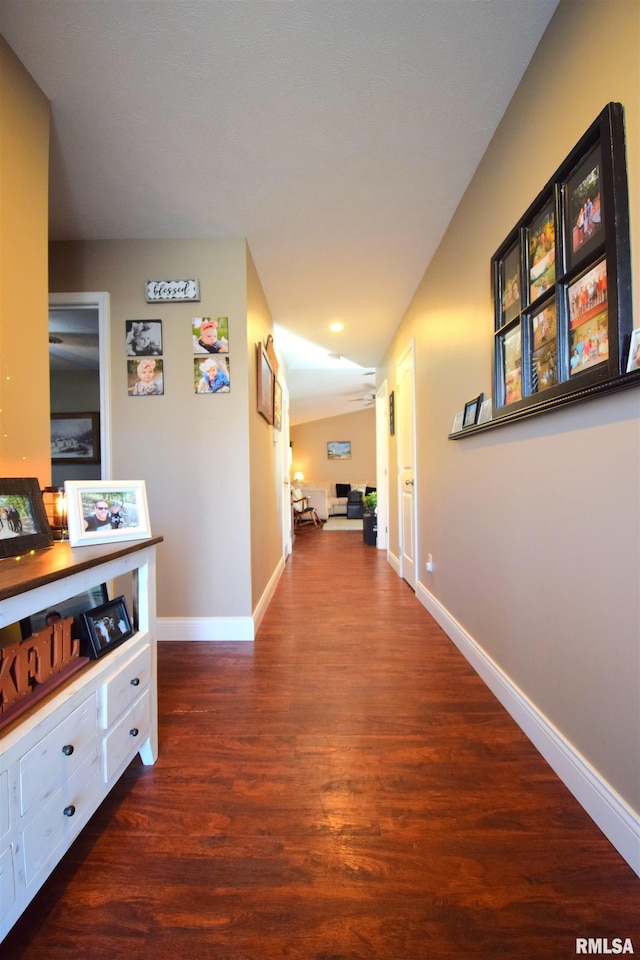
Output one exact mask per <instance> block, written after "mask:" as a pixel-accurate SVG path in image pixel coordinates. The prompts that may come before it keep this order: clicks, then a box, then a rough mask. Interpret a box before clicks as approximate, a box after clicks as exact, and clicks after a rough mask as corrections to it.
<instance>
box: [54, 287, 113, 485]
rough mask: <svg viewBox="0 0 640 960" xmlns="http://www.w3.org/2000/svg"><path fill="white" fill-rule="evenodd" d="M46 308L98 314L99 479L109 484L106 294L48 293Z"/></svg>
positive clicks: (109, 401)
mask: <svg viewBox="0 0 640 960" xmlns="http://www.w3.org/2000/svg"><path fill="white" fill-rule="evenodd" d="M49 307H50V308H51V309H53V310H60V309H66V310H86V309H87V308H90V309H94V310H97V311H98V340H99V343H98V346H99V361H98V363H99V377H100V477H101V479H102V480H111V376H110V356H111V350H110V340H111V336H110V334H111V324H110V317H109V294H108V293H50V294H49Z"/></svg>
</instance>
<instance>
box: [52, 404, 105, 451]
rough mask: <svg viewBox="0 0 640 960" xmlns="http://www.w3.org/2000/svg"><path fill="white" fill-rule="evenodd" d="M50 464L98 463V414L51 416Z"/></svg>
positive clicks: (55, 414) (53, 414) (61, 414)
mask: <svg viewBox="0 0 640 960" xmlns="http://www.w3.org/2000/svg"><path fill="white" fill-rule="evenodd" d="M51 462H52V463H100V414H99V413H52V414H51Z"/></svg>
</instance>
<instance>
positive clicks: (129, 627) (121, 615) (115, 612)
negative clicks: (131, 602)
mask: <svg viewBox="0 0 640 960" xmlns="http://www.w3.org/2000/svg"><path fill="white" fill-rule="evenodd" d="M82 618H83V620H84V624H85V627H86V631H87V634H88V636H89V640H90V642H91V650H92V657H93V659H94V660H96V659H98V657H103V656H104V655H105V654H106V653H109V652H110V651H111V650H113V649H114V648H115V647H118V646H120V644H121V643H124V641H125V640H128V639H129V638H130V637H132V636H133V634H134V633H135V631H134V629H133V624H132V622H131V617H130V616H129V611H128V610H127V603H126V600H125V598H124V597H116V598H115V600H109V601H108V602H107V603H103V604H101V605H100V606H99V607H94V608H93V610H87V611H86V613H83V614H82Z"/></svg>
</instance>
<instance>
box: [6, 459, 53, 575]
mask: <svg viewBox="0 0 640 960" xmlns="http://www.w3.org/2000/svg"><path fill="white" fill-rule="evenodd" d="M52 544H53V534H52V532H51V527H50V526H49V522H48V520H47V514H46V511H45V508H44V501H43V499H42V493H41V491H40V488H39V486H38V481H37V479H36V478H35V477H19V478H18V477H11V478H8V479H0V558H4V557H19V556H21V555H22V554H23V553H29V552H30V551H31V550H39V549H41V548H43V547H50V546H52Z"/></svg>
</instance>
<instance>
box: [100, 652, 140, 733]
mask: <svg viewBox="0 0 640 960" xmlns="http://www.w3.org/2000/svg"><path fill="white" fill-rule="evenodd" d="M150 679H151V647H150V646H149V644H147V645H146V646H145V647H144V648H143V649H142V650H141V651H140V652H139V653H138V654H137V655H136V656H135V657H133V658H132V659H131V660H128V661H127V662H126V663H125V664H124V665H123V666H122V667H120V669H119V670H118V672H117V673H116V674H114V676H113V677H111V679H110V680H108V681H107V683H105V684H104V686H103V687H102V697H103V700H102V706H103V710H102V725H103V727H105V728H107V727H110V726H111V724H112V723H114V722H115V721H116V720H117V719H118V717H119V716H120V714H121V713H124V711H125V710H126V709H127V707H129V706H130V705H131V704H132V703H133V702H134V700H136V699H137V698H138V697H139V696H140V694H141V692H142V691H143V690H144V689H145V687H147V686H148V685H149V680H150Z"/></svg>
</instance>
